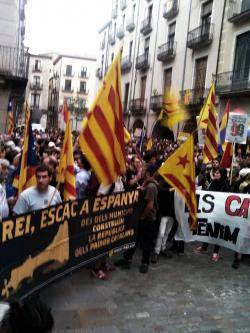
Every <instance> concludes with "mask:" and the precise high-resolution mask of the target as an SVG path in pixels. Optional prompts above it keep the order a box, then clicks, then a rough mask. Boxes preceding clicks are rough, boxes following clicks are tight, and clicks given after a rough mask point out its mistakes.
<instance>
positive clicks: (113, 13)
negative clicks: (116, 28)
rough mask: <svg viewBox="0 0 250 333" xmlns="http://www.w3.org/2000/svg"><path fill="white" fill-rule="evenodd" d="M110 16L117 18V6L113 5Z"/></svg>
mask: <svg viewBox="0 0 250 333" xmlns="http://www.w3.org/2000/svg"><path fill="white" fill-rule="evenodd" d="M111 17H112V19H116V18H117V6H115V7H114V8H113V9H112V13H111Z"/></svg>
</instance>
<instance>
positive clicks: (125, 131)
mask: <svg viewBox="0 0 250 333" xmlns="http://www.w3.org/2000/svg"><path fill="white" fill-rule="evenodd" d="M130 141H131V135H130V133H129V131H128V130H127V129H126V127H125V126H124V142H125V143H126V144H127V143H129V142H130Z"/></svg>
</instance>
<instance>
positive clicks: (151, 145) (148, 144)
mask: <svg viewBox="0 0 250 333" xmlns="http://www.w3.org/2000/svg"><path fill="white" fill-rule="evenodd" d="M152 147H153V139H152V136H150V137H149V138H148V142H147V150H150V149H152Z"/></svg>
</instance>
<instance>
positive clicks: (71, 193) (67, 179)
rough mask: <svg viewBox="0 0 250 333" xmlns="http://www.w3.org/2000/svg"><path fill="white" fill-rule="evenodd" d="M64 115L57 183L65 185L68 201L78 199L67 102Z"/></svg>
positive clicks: (65, 196)
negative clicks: (63, 132) (63, 131)
mask: <svg viewBox="0 0 250 333" xmlns="http://www.w3.org/2000/svg"><path fill="white" fill-rule="evenodd" d="M63 115H64V121H65V123H66V128H65V134H64V140H63V146H62V150H61V153H60V160H59V166H58V176H57V181H58V183H61V184H64V188H63V198H64V200H66V201H67V200H74V199H75V198H76V186H75V168H74V157H73V144H72V133H71V123H70V112H69V111H68V108H67V103H66V102H65V103H64V105H63Z"/></svg>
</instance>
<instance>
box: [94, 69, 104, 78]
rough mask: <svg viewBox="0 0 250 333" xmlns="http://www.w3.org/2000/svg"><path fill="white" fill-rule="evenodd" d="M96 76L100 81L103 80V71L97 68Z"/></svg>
mask: <svg viewBox="0 0 250 333" xmlns="http://www.w3.org/2000/svg"><path fill="white" fill-rule="evenodd" d="M95 75H96V77H97V78H98V79H99V80H101V79H102V78H103V74H102V69H101V68H97V70H96V73H95Z"/></svg>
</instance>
